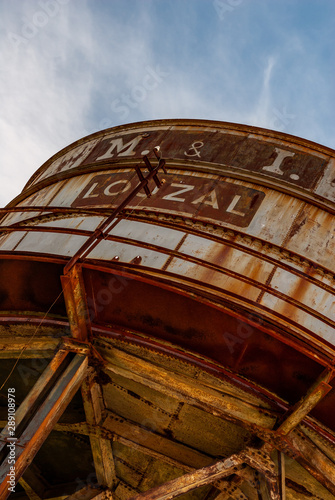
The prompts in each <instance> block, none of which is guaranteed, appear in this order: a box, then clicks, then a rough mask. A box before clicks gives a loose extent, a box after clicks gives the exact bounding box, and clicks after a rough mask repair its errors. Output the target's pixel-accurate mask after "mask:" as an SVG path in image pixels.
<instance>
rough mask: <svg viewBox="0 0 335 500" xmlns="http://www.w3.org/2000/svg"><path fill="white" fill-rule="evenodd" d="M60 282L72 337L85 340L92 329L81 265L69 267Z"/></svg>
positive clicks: (89, 335)
mask: <svg viewBox="0 0 335 500" xmlns="http://www.w3.org/2000/svg"><path fill="white" fill-rule="evenodd" d="M61 282H62V287H63V293H64V300H65V305H66V311H67V316H68V319H69V325H70V329H71V333H72V337H73V338H75V339H77V340H80V341H83V342H87V341H88V340H90V339H91V337H92V331H91V321H90V315H89V309H88V305H87V300H86V291H85V284H84V278H83V274H82V269H81V266H80V265H75V266H73V267H71V268H70V269H69V270H68V271H67V273H66V274H65V275H64V276H61Z"/></svg>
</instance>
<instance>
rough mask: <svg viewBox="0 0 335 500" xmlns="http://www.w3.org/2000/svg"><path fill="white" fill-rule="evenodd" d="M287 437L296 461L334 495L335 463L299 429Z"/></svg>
mask: <svg viewBox="0 0 335 500" xmlns="http://www.w3.org/2000/svg"><path fill="white" fill-rule="evenodd" d="M289 439H290V441H291V444H292V445H293V447H294V449H295V450H296V458H295V459H296V460H297V462H299V463H300V465H302V466H303V467H304V468H305V469H306V470H307V471H308V472H309V473H310V474H311V475H312V476H313V477H315V479H317V481H319V482H320V483H321V484H322V485H323V486H324V487H325V488H327V489H328V490H329V491H330V492H331V493H332V494H333V495H334V496H335V474H334V471H335V463H334V462H333V461H332V460H330V458H329V457H327V456H326V455H325V454H324V453H323V452H322V451H321V450H320V448H318V447H317V446H315V445H314V444H313V443H312V441H310V439H309V438H308V437H307V436H306V435H305V434H303V433H302V432H301V431H298V430H293V431H292V432H291V433H290V435H289Z"/></svg>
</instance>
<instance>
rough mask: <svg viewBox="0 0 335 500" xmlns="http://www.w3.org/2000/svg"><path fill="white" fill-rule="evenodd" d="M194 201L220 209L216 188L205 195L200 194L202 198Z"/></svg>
mask: <svg viewBox="0 0 335 500" xmlns="http://www.w3.org/2000/svg"><path fill="white" fill-rule="evenodd" d="M208 198H209V199H208ZM192 203H194V204H196V203H203V204H204V205H209V206H210V207H212V208H215V209H217V210H218V209H219V204H218V199H217V196H216V191H215V189H213V190H212V191H211V192H210V193H206V194H204V195H203V196H200V198H197V199H196V200H194V201H192Z"/></svg>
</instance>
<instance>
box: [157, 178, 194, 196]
mask: <svg viewBox="0 0 335 500" xmlns="http://www.w3.org/2000/svg"><path fill="white" fill-rule="evenodd" d="M171 186H172V187H180V184H177V183H175V182H172V184H171ZM192 189H194V186H191V185H190V184H184V186H183V187H182V188H181V189H178V191H175V192H174V193H170V194H167V195H165V196H163V198H162V199H163V200H168V201H185V198H177V195H180V194H183V193H187V191H192Z"/></svg>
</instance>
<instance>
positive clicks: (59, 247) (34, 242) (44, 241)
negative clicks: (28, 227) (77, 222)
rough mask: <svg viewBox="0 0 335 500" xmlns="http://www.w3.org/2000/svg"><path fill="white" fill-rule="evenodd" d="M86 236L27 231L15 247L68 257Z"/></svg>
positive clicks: (25, 250)
mask: <svg viewBox="0 0 335 500" xmlns="http://www.w3.org/2000/svg"><path fill="white" fill-rule="evenodd" d="M86 239H87V238H85V237H83V236H75V235H71V234H70V235H68V234H59V233H54V234H53V233H45V232H43V231H41V232H34V233H32V232H27V233H26V236H24V238H23V239H22V240H21V241H20V242H19V244H18V245H17V246H16V247H15V251H16V252H35V253H40V254H41V253H45V254H52V255H64V256H67V257H70V256H71V255H73V254H74V252H76V250H78V249H79V248H80V247H81V245H82V244H83V243H84V242H85V240H86Z"/></svg>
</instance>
